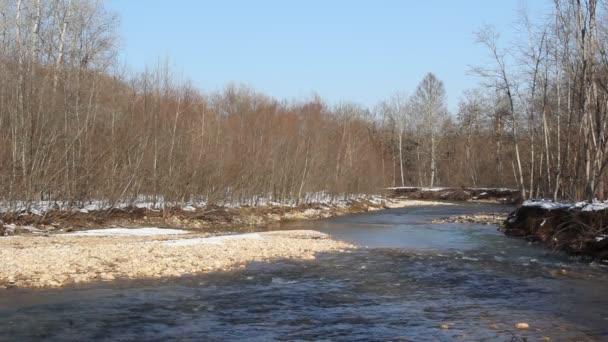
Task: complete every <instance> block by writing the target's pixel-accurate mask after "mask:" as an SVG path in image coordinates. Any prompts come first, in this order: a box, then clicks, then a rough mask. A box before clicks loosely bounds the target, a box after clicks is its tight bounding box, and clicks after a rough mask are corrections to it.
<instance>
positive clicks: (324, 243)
mask: <svg viewBox="0 0 608 342" xmlns="http://www.w3.org/2000/svg"><path fill="white" fill-rule="evenodd" d="M353 247H354V246H352V245H350V244H347V243H345V242H341V241H337V240H333V239H331V238H330V237H329V235H327V234H323V233H320V232H316V231H310V230H295V231H274V232H264V233H256V235H255V236H252V235H251V234H249V237H243V236H233V238H228V239H218V238H215V240H213V238H212V239H211V240H209V239H208V237H207V236H205V235H200V234H187V235H164V236H153V237H137V236H135V237H134V236H129V237H126V236H119V237H115V236H111V237H107V236H104V237H99V236H96V237H83V236H52V237H5V238H2V239H0V265H2V267H0V286H1V287H60V286H64V285H67V284H74V283H83V282H91V281H110V280H114V279H119V278H124V279H128V278H162V277H178V276H181V275H186V274H200V273H205V272H211V271H221V270H230V269H234V268H238V267H244V266H245V265H246V264H247V263H248V262H254V261H271V260H278V259H296V258H297V259H302V260H307V259H314V258H315V254H316V253H321V252H342V251H344V250H346V249H349V248H353Z"/></svg>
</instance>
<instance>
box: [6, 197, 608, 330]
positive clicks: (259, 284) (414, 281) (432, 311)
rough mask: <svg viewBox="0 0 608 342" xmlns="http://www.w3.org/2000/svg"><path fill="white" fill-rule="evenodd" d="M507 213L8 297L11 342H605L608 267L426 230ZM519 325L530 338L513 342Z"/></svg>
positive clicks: (392, 223) (353, 223)
mask: <svg viewBox="0 0 608 342" xmlns="http://www.w3.org/2000/svg"><path fill="white" fill-rule="evenodd" d="M497 210H507V208H505V207H497V206H489V205H467V206H450V207H447V206H443V207H418V208H403V209H391V210H384V211H379V212H373V213H365V214H358V215H351V216H346V217H340V218H334V219H328V220H322V221H310V222H298V223H292V224H288V225H283V226H280V227H277V228H281V229H291V228H294V229H317V230H321V231H324V232H328V233H330V234H332V235H334V236H335V237H337V238H340V239H343V240H347V241H350V242H353V243H357V244H359V245H363V246H368V248H363V249H358V250H355V251H351V252H349V253H338V254H323V255H319V256H318V258H317V260H315V261H280V262H274V263H256V264H252V265H250V266H249V267H248V268H247V269H245V270H241V271H234V272H228V273H215V274H208V275H202V276H196V277H186V278H179V279H168V280H162V281H123V282H114V283H100V284H89V285H86V286H78V287H70V288H64V289H55V290H3V291H0V340H7V341H28V340H45V341H65V340H74V341H90V340H101V341H117V340H118V341H130V340H137V341H141V340H150V341H169V340H180V341H223V340H247V341H268V340H332V341H334V340H342V341H370V340H380V341H386V340H390V341H452V340H464V341H542V340H551V341H602V340H604V341H605V340H608V297H607V290H608V267H606V266H605V265H603V264H601V263H588V262H581V261H575V260H569V259H568V258H567V257H565V256H563V255H560V254H554V253H548V252H547V251H546V250H544V249H542V248H541V247H538V246H535V245H531V244H528V243H527V242H525V241H522V240H518V239H511V238H507V237H505V236H503V235H501V234H500V233H499V232H497V231H496V227H494V226H483V225H473V224H430V223H429V222H430V220H431V219H433V218H437V217H442V216H447V215H454V214H463V213H475V212H482V211H492V212H493V211H497ZM519 322H526V323H528V324H529V325H530V328H529V329H526V330H517V329H515V327H514V325H515V324H516V323H519ZM441 325H447V326H448V329H442V328H441Z"/></svg>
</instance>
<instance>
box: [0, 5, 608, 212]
mask: <svg viewBox="0 0 608 342" xmlns="http://www.w3.org/2000/svg"><path fill="white" fill-rule="evenodd" d="M117 25H118V18H117V17H116V16H115V15H114V14H113V13H111V12H109V11H108V10H107V9H106V8H105V7H104V4H103V2H101V1H94V0H45V1H42V0H0V200H3V201H14V200H20V201H37V200H61V201H68V202H74V203H78V202H84V201H88V200H93V199H96V200H107V201H109V202H112V201H117V200H128V199H133V198H136V197H138V196H148V197H152V198H154V197H157V196H159V198H160V196H162V198H163V199H164V200H171V201H187V200H192V199H205V200H208V201H210V202H214V201H242V200H247V199H252V198H255V197H257V196H263V197H265V198H272V199H274V200H277V201H282V200H306V194H310V193H314V192H319V191H327V192H328V193H331V194H345V193H376V192H378V191H379V189H381V188H383V187H389V186H402V185H413V186H455V187H457V186H473V187H514V188H519V189H521V190H522V191H523V192H524V194H525V197H527V198H531V197H549V198H554V197H555V198H569V199H591V198H605V197H606V190H607V189H606V187H607V186H608V183H607V181H608V180H607V179H606V172H605V171H606V170H605V169H606V165H607V163H608V155H607V152H608V151H607V150H608V131H607V130H608V127H607V126H608V117H607V115H608V53H607V48H608V7H607V3H606V2H604V1H598V0H578V1H577V0H555V2H554V6H553V12H552V13H546V17H544V18H529V17H527V16H526V14H525V13H522V14H521V15H520V16H519V19H518V21H517V25H518V26H519V28H520V29H521V30H520V31H521V39H520V40H519V41H517V42H505V41H502V40H500V36H499V34H498V32H496V31H495V30H494V29H493V28H491V27H483V28H480V30H479V31H478V32H477V33H475V35H473V34H472V38H471V39H477V41H478V43H479V44H481V45H483V46H484V47H485V48H486V51H487V63H486V64H484V65H480V66H474V67H472V68H471V73H472V74H474V75H476V76H478V79H479V87H478V88H476V89H471V90H470V91H468V92H466V93H465V94H464V95H463V96H462V98H461V100H460V105H459V107H458V110H457V112H454V113H449V112H448V110H447V105H446V96H447V95H446V92H445V89H444V85H443V82H442V81H441V80H440V79H439V78H438V77H436V76H435V75H433V74H432V73H429V74H427V76H426V77H424V79H422V80H421V81H420V83H419V86H418V87H417V89H403V90H400V91H398V92H396V94H395V95H393V96H387V100H386V101H383V102H382V103H380V104H378V105H377V106H375V107H374V108H365V107H362V106H360V105H357V104H355V103H342V104H339V105H335V106H334V105H328V104H327V103H326V102H324V100H323V99H322V98H320V97H316V96H311V97H310V98H307V99H301V100H300V101H296V102H288V101H283V100H280V99H275V98H273V97H271V96H269V95H266V94H261V93H259V92H256V91H255V90H254V89H250V88H248V87H245V86H235V85H228V86H227V87H226V88H225V89H224V90H222V91H219V92H213V93H208V92H205V90H201V89H196V88H195V87H193V86H192V85H191V84H190V83H189V81H188V80H187V78H184V77H182V76H179V75H178V74H177V73H176V72H175V71H174V70H171V68H170V67H169V65H170V63H169V62H167V61H163V60H162V59H161V60H160V62H159V63H157V65H153V66H149V67H148V68H147V70H146V71H145V72H142V73H134V72H128V71H125V70H126V68H125V67H124V66H122V65H120V63H118V62H117V58H116V55H117V52H118V44H117V39H118V37H117V33H116V30H117ZM292 81H293V82H297V80H292ZM396 90H397V89H396ZM406 94H409V95H406Z"/></svg>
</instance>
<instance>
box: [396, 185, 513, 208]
mask: <svg viewBox="0 0 608 342" xmlns="http://www.w3.org/2000/svg"><path fill="white" fill-rule="evenodd" d="M385 190H386V191H387V197H390V198H402V199H411V200H433V201H459V202H477V203H501V204H518V203H521V202H522V196H521V191H520V190H515V189H508V188H445V187H432V188H431V187H415V186H403V187H394V188H387V189H385Z"/></svg>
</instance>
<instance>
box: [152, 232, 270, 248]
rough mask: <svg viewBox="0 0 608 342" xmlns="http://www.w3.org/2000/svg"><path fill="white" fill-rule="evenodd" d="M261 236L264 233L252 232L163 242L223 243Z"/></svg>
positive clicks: (182, 244)
mask: <svg viewBox="0 0 608 342" xmlns="http://www.w3.org/2000/svg"><path fill="white" fill-rule="evenodd" d="M261 238H262V235H260V234H258V233H250V234H236V235H221V236H212V237H208V238H194V239H179V240H168V241H163V243H162V244H163V245H164V246H193V245H200V244H210V245H221V244H223V243H224V241H228V240H240V239H261Z"/></svg>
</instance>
